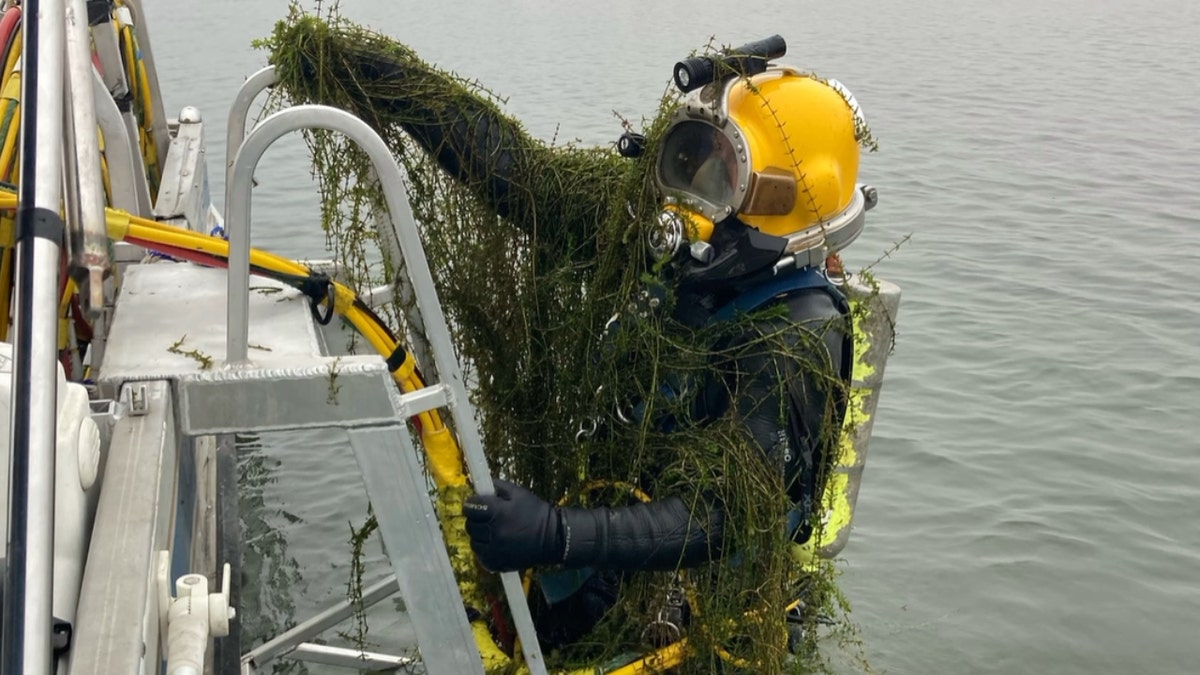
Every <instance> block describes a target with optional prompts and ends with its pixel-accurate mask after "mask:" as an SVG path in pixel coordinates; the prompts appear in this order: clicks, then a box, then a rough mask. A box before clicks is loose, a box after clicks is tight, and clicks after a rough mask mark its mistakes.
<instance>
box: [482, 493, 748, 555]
mask: <svg viewBox="0 0 1200 675" xmlns="http://www.w3.org/2000/svg"><path fill="white" fill-rule="evenodd" d="M463 515H464V516H465V517H466V521H467V523H466V528H467V534H468V535H469V536H470V537H471V547H472V549H474V551H475V554H476V555H477V556H478V557H479V560H480V562H482V563H483V565H484V567H486V568H488V569H490V570H493V571H509V570H519V569H524V568H526V567H532V566H535V565H554V564H561V565H563V566H565V567H588V566H591V567H596V568H601V569H615V570H672V569H677V568H685V567H695V566H696V565H699V564H701V563H703V562H706V561H709V560H715V559H716V558H718V557H719V556H720V553H721V542H722V538H723V536H724V525H725V517H724V513H723V512H722V511H721V510H719V509H712V508H707V507H704V506H701V507H700V508H698V509H696V510H695V512H693V510H692V509H689V508H688V506H687V504H685V503H684V501H683V500H682V499H680V498H678V497H670V498H668V499H664V500H662V501H657V502H646V503H638V504H632V505H630V506H620V507H616V508H607V507H600V508H590V509H584V508H571V507H565V508H564V507H554V506H551V505H550V504H549V503H547V502H546V501H545V500H543V499H541V498H540V497H538V496H537V495H535V494H534V493H532V492H530V491H529V490H527V489H525V488H524V487H521V486H520V485H516V484H515V483H510V482H508V481H504V480H497V481H496V493H495V494H494V495H487V496H480V495H474V496H471V497H468V498H467V500H466V502H465V503H464V504H463Z"/></svg>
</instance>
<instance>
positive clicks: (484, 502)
mask: <svg viewBox="0 0 1200 675" xmlns="http://www.w3.org/2000/svg"><path fill="white" fill-rule="evenodd" d="M463 516H465V517H466V519H467V535H468V536H470V537H471V548H472V549H473V550H474V551H475V555H476V556H478V557H479V562H481V563H483V566H484V567H486V568H487V569H489V570H491V571H493V572H509V571H512V570H520V569H525V568H526V567H533V566H534V565H548V564H552V563H559V562H562V559H563V535H562V521H561V519H560V517H559V511H558V509H557V508H555V507H553V506H551V505H550V504H548V503H547V502H546V501H545V500H544V499H542V498H541V497H538V496H537V495H535V494H534V493H532V492H530V491H529V490H527V489H525V488H523V487H521V486H520V485H517V484H516V483H510V482H508V481H506V480H501V479H496V493H495V494H493V495H486V496H483V495H471V496H470V497H467V499H466V501H464V502H463Z"/></svg>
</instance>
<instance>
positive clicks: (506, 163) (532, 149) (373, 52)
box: [276, 21, 623, 254]
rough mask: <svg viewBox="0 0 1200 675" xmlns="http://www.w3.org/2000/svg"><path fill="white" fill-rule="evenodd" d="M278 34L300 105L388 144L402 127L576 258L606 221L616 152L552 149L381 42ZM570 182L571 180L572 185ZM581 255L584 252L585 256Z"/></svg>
mask: <svg viewBox="0 0 1200 675" xmlns="http://www.w3.org/2000/svg"><path fill="white" fill-rule="evenodd" d="M277 30H284V31H286V32H285V34H283V35H280V36H277V42H278V43H280V44H286V45H293V46H294V47H293V49H294V50H296V51H295V53H293V52H291V51H289V52H287V57H286V58H284V57H282V56H281V57H280V58H278V59H277V61H278V63H276V67H277V69H278V70H279V75H280V78H281V80H282V81H284V82H286V83H287V87H288V93H289V96H290V97H291V98H292V99H293V101H294V102H295V103H320V104H325V105H333V106H337V107H340V108H344V109H346V110H348V111H349V112H351V113H353V114H354V115H356V116H358V117H360V118H362V119H363V120H364V121H366V122H367V123H368V124H370V125H372V126H373V127H374V128H375V129H376V130H377V131H379V132H380V134H381V135H383V137H384V138H385V140H389V141H390V140H392V139H393V138H394V136H395V134H396V132H397V131H399V129H398V128H397V127H399V128H400V129H403V130H404V132H405V133H406V134H408V135H409V136H411V137H412V138H413V139H415V140H416V142H417V144H419V145H420V146H421V147H422V148H423V149H424V150H425V151H426V152H427V153H429V155H430V156H432V157H433V158H435V159H436V161H437V163H438V164H439V165H440V166H441V167H442V168H443V169H444V170H445V171H446V172H447V173H448V174H449V175H451V176H453V177H455V178H456V179H457V180H459V181H461V182H462V183H464V184H465V185H467V186H468V187H469V188H471V189H472V191H474V192H475V194H477V195H478V196H479V197H481V198H482V199H483V200H484V201H485V203H487V204H488V205H489V206H490V207H491V208H492V210H493V211H495V212H496V213H497V214H499V215H501V216H503V217H505V218H507V219H508V220H509V221H510V222H511V223H512V224H514V225H515V226H517V227H518V228H520V229H521V230H523V231H524V232H526V233H529V234H535V233H536V234H537V235H538V237H539V240H540V241H541V242H542V243H548V244H550V245H551V247H552V248H556V249H559V250H562V249H564V248H566V249H567V251H568V252H570V251H572V250H574V249H576V248H577V247H579V246H580V245H581V244H582V243H583V242H586V241H590V238H591V237H592V235H593V233H594V231H595V229H596V227H597V225H598V224H599V223H601V222H603V221H604V219H605V218H606V217H607V210H608V208H609V204H608V202H609V196H610V195H611V193H612V187H613V186H614V185H615V184H616V183H615V182H614V181H617V180H619V178H620V175H621V173H620V171H621V167H622V166H623V164H622V163H621V162H619V161H614V158H615V157H616V155H615V153H614V152H612V151H611V149H608V148H573V147H551V146H549V145H547V144H545V143H543V142H541V141H539V140H538V139H535V138H533V137H531V136H530V135H529V134H528V133H527V132H526V131H525V130H524V128H523V127H522V126H521V124H520V123H519V122H518V121H516V120H514V119H512V118H510V117H508V116H506V115H504V114H503V113H502V112H501V110H500V108H499V107H498V106H497V105H496V104H495V103H494V102H493V101H491V100H490V99H488V98H487V97H485V96H483V95H481V94H480V93H479V92H478V91H477V90H476V89H475V88H473V87H471V86H469V85H468V84H466V83H464V81H463V80H461V79H460V78H458V77H456V76H454V75H452V74H450V73H447V72H444V71H442V70H439V69H437V68H435V67H434V66H431V65H429V64H427V63H425V62H424V61H422V60H421V59H419V58H418V57H417V55H416V54H415V52H413V51H412V50H411V49H409V48H408V47H405V46H404V45H402V44H400V43H398V42H395V41H394V40H390V39H388V38H385V37H383V36H380V35H374V34H364V33H363V32H361V31H354V30H342V29H340V28H339V27H336V26H335V27H330V26H326V25H324V24H323V23H322V22H319V21H299V22H296V23H295V24H293V25H291V26H290V27H285V28H281V29H277ZM568 179H569V180H568ZM581 254H582V252H581Z"/></svg>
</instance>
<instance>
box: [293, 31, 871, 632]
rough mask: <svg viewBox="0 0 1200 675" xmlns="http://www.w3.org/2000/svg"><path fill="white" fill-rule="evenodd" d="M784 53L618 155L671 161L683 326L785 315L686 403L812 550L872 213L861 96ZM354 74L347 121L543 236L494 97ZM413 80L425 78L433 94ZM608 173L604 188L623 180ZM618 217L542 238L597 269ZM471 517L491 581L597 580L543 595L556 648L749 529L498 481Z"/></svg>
mask: <svg viewBox="0 0 1200 675" xmlns="http://www.w3.org/2000/svg"><path fill="white" fill-rule="evenodd" d="M403 49H406V48H403ZM783 52H784V45H783V40H782V38H780V37H778V36H775V37H773V38H768V39H767V40H764V41H762V42H759V43H752V44H750V45H745V46H743V47H740V48H737V49H733V50H728V51H727V52H725V53H724V54H722V55H719V56H715V57H693V58H692V59H688V60H686V61H683V62H680V63H679V64H677V65H676V71H675V83H676V85H677V86H678V87H679V89H680V90H681V91H682V92H683V99H682V100H681V101H680V102H679V104H678V105H677V106H676V108H675V109H674V112H673V113H672V118H671V120H670V122H669V123H668V125H667V126H666V128H665V131H664V132H663V136H662V138H661V140H659V141H658V142H657V143H655V144H646V143H645V139H642V138H640V137H637V136H636V135H632V134H626V136H625V137H623V138H622V141H621V142H620V143H618V151H619V152H620V154H621V155H624V156H627V157H636V156H639V155H640V153H641V152H642V151H643V148H644V147H654V148H656V149H657V154H656V156H655V157H654V158H653V159H654V181H655V183H656V185H657V188H658V191H659V193H660V194H661V198H662V213H661V217H660V218H659V221H658V222H659V225H660V227H661V229H660V231H658V232H657V238H656V242H657V244H656V245H657V252H658V253H660V254H661V255H663V256H670V257H671V259H672V260H674V261H676V263H677V264H675V265H673V266H672V268H671V269H672V270H673V272H672V274H671V277H670V279H669V282H670V283H671V284H673V290H674V292H675V294H676V298H677V301H676V302H675V303H673V309H672V316H671V318H672V320H674V321H676V322H678V323H679V324H681V325H684V326H694V327H703V326H707V325H711V324H713V323H715V322H720V321H725V320H728V319H730V318H731V317H733V316H734V315H742V314H744V313H748V312H758V311H759V310H774V311H764V312H763V314H762V318H760V319H755V320H754V321H753V322H751V323H749V324H748V325H745V326H744V328H743V329H742V334H741V335H734V336H732V337H730V338H729V339H728V340H727V341H726V342H725V343H724V344H722V345H719V346H718V345H714V353H716V352H717V351H719V352H721V353H722V354H724V355H725V356H723V357H721V358H719V359H716V358H715V359H714V361H713V367H712V368H711V370H710V371H709V372H708V373H706V376H705V377H704V378H702V381H699V382H691V383H689V386H687V387H686V389H687V391H688V392H689V397H690V399H689V401H688V402H687V407H688V408H689V411H690V412H689V415H687V417H688V418H689V420H690V423H693V424H700V425H703V424H704V423H705V421H706V420H714V419H719V418H728V417H730V416H732V417H733V418H734V419H736V420H738V421H739V422H740V424H741V428H742V429H743V430H744V434H745V436H746V438H747V440H748V442H749V444H750V445H751V446H753V447H756V448H757V449H759V450H761V452H762V453H763V454H764V455H765V457H766V458H767V459H768V461H769V462H770V463H771V464H772V465H773V466H775V467H778V470H779V471H780V473H781V474H782V485H783V486H784V490H785V491H786V494H787V500H788V502H789V503H790V504H791V505H792V508H791V510H790V512H789V513H788V514H787V517H786V522H780V523H779V528H778V529H779V531H780V533H781V536H785V537H787V538H789V539H790V541H791V542H794V543H795V544H803V543H805V542H807V541H808V540H809V539H810V538H811V537H812V536H813V530H814V520H815V519H816V517H817V516H818V515H819V513H818V512H819V509H820V499H821V495H822V493H823V490H824V484H823V481H824V479H825V476H826V474H827V473H828V472H829V470H830V464H831V463H832V461H833V458H834V456H835V454H836V453H835V448H836V444H837V442H838V435H839V432H840V429H841V426H842V423H843V419H844V416H845V410H846V406H847V394H848V390H849V386H850V380H851V363H852V358H853V353H852V352H853V349H852V345H851V336H852V330H851V328H852V327H851V318H850V312H849V303H848V302H847V299H846V297H845V296H844V294H843V293H842V291H841V289H840V288H839V286H838V284H837V283H836V282H835V281H832V280H831V278H836V276H837V275H836V274H834V273H833V271H831V270H827V269H826V267H827V261H829V260H836V254H837V252H838V251H839V250H840V249H842V248H844V247H845V246H847V245H849V243H851V242H852V241H853V239H854V238H855V237H856V236H857V235H858V233H859V232H860V231H861V229H862V226H863V221H864V217H865V212H866V210H868V209H869V208H870V207H871V206H873V205H874V197H873V195H867V194H864V192H863V191H860V189H859V187H858V186H857V185H856V180H857V176H858V162H859V152H860V147H859V140H860V133H861V130H862V126H861V124H862V123H861V117H860V113H859V110H858V108H857V104H856V103H855V101H854V100H853V97H851V96H850V95H849V92H847V91H846V90H845V89H844V88H843V87H842V86H841V85H840V84H838V83H837V82H835V81H832V80H822V79H818V78H816V77H813V76H812V75H810V74H808V73H805V72H802V71H799V70H797V69H794V68H791V67H788V66H782V65H777V64H775V63H773V62H772V61H773V59H776V58H778V57H779V56H782V54H783ZM356 58H357V60H356V61H355V62H354V63H353V64H350V65H348V66H346V67H347V71H346V72H344V73H337V75H338V77H339V78H340V79H339V80H338V81H344V82H346V83H349V85H348V86H347V87H346V89H345V92H346V93H347V94H348V95H349V96H350V97H351V102H350V107H351V112H353V113H356V114H358V115H359V116H360V117H362V118H363V119H366V120H367V121H368V122H371V121H372V119H373V116H374V114H375V113H374V111H377V110H380V109H383V110H385V111H386V112H387V113H388V114H390V115H392V116H393V117H394V118H398V119H400V120H401V121H400V124H401V126H402V127H403V129H404V131H405V132H406V133H407V134H408V135H409V136H410V137H411V138H412V139H414V140H415V141H416V142H417V143H418V144H419V145H420V146H421V147H422V148H423V149H424V150H425V151H426V152H427V153H428V154H429V155H430V156H431V157H433V158H434V159H435V160H436V161H437V163H438V164H439V165H440V166H441V168H442V169H443V170H444V171H445V172H446V173H448V174H449V175H451V176H453V177H455V178H456V179H458V180H459V181H461V182H463V183H464V184H466V185H468V186H469V187H471V188H472V189H473V191H474V192H475V193H476V194H477V195H478V196H479V197H480V198H481V199H482V200H483V201H485V202H486V203H487V204H489V205H490V207H491V208H492V210H493V211H494V212H495V213H496V214H497V215H499V216H501V217H503V218H506V219H508V220H509V221H510V222H513V223H515V224H516V225H517V226H518V227H522V223H533V222H537V221H536V212H537V204H536V203H531V202H530V199H531V198H530V195H531V194H533V191H532V190H528V189H525V188H526V187H527V186H528V185H529V184H531V183H533V182H535V181H538V180H539V179H540V178H541V177H540V176H537V175H535V169H534V167H536V162H530V161H527V159H528V157H527V153H528V152H532V151H531V150H529V148H531V147H534V146H536V143H533V142H531V141H530V140H529V139H528V138H527V137H525V136H523V134H524V132H523V130H521V129H520V128H519V127H517V128H514V127H513V126H512V125H506V124H504V123H503V121H502V119H501V118H500V113H499V112H498V110H497V109H496V107H495V106H494V105H493V104H491V102H490V101H487V100H485V99H484V98H483V97H482V96H479V95H477V94H476V95H468V94H467V93H465V92H462V91H461V90H459V89H455V88H454V86H453V85H454V81H453V80H452V79H451V78H450V77H449V76H446V78H445V86H444V87H435V86H434V85H436V84H437V83H438V80H437V77H436V75H437V71H435V70H434V69H432V68H430V67H427V66H424V64H421V63H420V62H419V61H417V60H416V59H415V57H413V58H412V59H406V60H403V61H401V60H398V59H395V58H389V56H388V55H386V54H376V53H364V54H360V55H358V56H357V57H356ZM414 68H425V70H423V71H422V72H421V73H420V75H421V78H419V81H418V79H417V78H414V77H413V74H414V73H413V69H414ZM358 81H371V82H372V83H379V82H384V83H386V84H387V85H388V86H387V87H386V89H387V91H388V92H389V95H388V96H387V97H386V98H384V97H380V96H376V97H374V98H370V99H369V100H366V98H365V97H366V95H365V94H364V95H363V96H364V100H362V101H361V102H360V103H356V102H355V99H354V97H355V96H358V95H359V94H356V90H355V89H354V86H353V83H355V82H358ZM431 82H433V83H434V85H431V84H430V83H431ZM433 88H436V89H439V90H437V91H434V90H433ZM378 89H383V88H382V87H378ZM442 90H444V91H442ZM446 92H455V93H454V94H453V95H447V94H446ZM314 98H317V99H318V100H319V96H317V95H314ZM359 105H361V107H359ZM610 152H611V151H610ZM597 166H598V168H597V170H596V174H597V176H598V180H612V181H614V183H615V182H616V181H619V180H621V174H620V173H618V172H616V171H609V172H608V173H607V174H606V173H605V170H606V169H604V168H602V167H600V165H597ZM606 166H607V165H606ZM603 187H604V186H600V189H596V190H595V194H603V193H605V190H604V189H603ZM605 208H609V207H607V206H605V205H603V204H595V203H586V204H584V203H580V204H577V205H575V209H576V210H575V211H574V212H572V215H573V216H574V215H577V216H578V217H572V218H564V219H562V222H559V223H539V224H538V226H537V227H538V228H539V229H538V230H537V233H538V236H539V237H541V238H542V240H552V243H553V244H555V245H556V246H557V247H558V248H559V249H560V250H562V251H564V252H565V254H566V255H567V256H570V257H575V258H581V259H582V258H586V257H587V256H588V255H590V254H591V253H592V252H594V245H593V244H591V240H592V236H591V235H592V232H590V231H589V228H588V225H587V223H588V222H589V219H591V221H590V222H599V221H601V220H602V219H603V218H604V217H605V213H604V212H603V210H604V209H605ZM556 225H557V227H555V226H556ZM528 227H529V229H531V230H532V229H533V227H534V226H532V225H529V226H528ZM763 335H774V336H783V339H784V340H785V341H786V342H787V343H788V344H787V347H788V349H787V350H784V351H785V352H786V354H787V356H786V357H785V356H781V352H779V351H771V350H764V349H761V348H760V349H749V348H746V349H739V346H746V345H750V344H752V343H754V341H755V339H756V338H758V337H761V336H763ZM718 347H719V349H718ZM672 422H678V420H675V421H672ZM656 423H657V422H656ZM463 515H464V517H465V519H466V529H467V533H468V534H469V536H470V544H471V547H472V549H473V550H474V552H475V554H476V556H477V557H478V560H479V561H480V563H481V564H482V565H483V566H484V567H486V568H487V569H489V570H492V571H511V570H522V569H526V568H531V567H541V566H555V567H558V568H565V569H567V570H587V571H588V572H589V573H588V574H585V575H582V580H581V581H577V582H576V583H574V584H573V585H571V586H570V587H569V588H568V589H567V590H566V591H565V592H561V593H558V594H557V595H558V597H555V598H553V602H552V601H551V599H550V598H549V596H547V599H546V600H544V604H546V605H549V606H545V607H541V608H540V611H539V612H537V613H536V614H540V616H541V620H539V621H538V623H539V636H540V637H541V638H542V639H543V641H549V642H551V643H560V644H561V643H566V642H570V641H571V640H572V639H575V638H577V637H579V636H580V635H582V634H584V633H586V632H587V631H588V630H589V629H590V627H591V625H592V624H594V623H595V622H596V621H597V620H598V619H599V618H600V616H601V615H602V614H603V613H604V612H605V611H606V610H607V609H608V608H609V607H610V606H611V605H612V604H613V602H614V600H615V597H616V596H615V592H616V591H615V585H616V584H617V583H619V580H620V576H621V574H623V573H625V572H630V571H638V570H679V569H686V568H692V567H696V566H699V565H702V564H704V563H707V562H710V561H715V560H719V559H721V558H722V556H728V555H730V554H731V552H730V551H729V550H727V547H726V546H725V541H726V529H727V528H731V527H736V524H735V523H730V522H729V521H728V519H727V517H726V512H725V510H724V509H723V507H722V504H721V503H720V502H719V500H712V501H709V502H707V503H703V504H699V505H697V504H696V503H695V502H690V503H689V502H685V501H684V499H682V498H681V497H679V496H671V495H655V499H654V500H652V501H647V502H639V503H633V504H629V505H625V506H615V507H593V508H585V507H573V506H556V505H554V504H552V503H551V502H550V501H547V499H545V498H544V496H542V495H538V494H535V493H534V492H533V491H531V490H529V489H527V488H525V487H523V486H521V485H518V484H515V483H512V482H509V481H505V480H502V479H498V480H497V481H496V492H495V494H493V495H487V496H482V495H474V496H471V497H469V498H468V499H467V500H466V501H465V503H464V505H463ZM539 597H540V594H539ZM547 626H549V627H550V628H551V629H550V630H544V627H547Z"/></svg>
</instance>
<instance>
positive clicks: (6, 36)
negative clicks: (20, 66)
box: [0, 7, 21, 58]
mask: <svg viewBox="0 0 1200 675" xmlns="http://www.w3.org/2000/svg"><path fill="white" fill-rule="evenodd" d="M20 22H21V8H20V7H9V8H8V10H7V11H5V12H4V18H2V19H0V47H3V46H4V45H7V44H8V41H9V40H10V39H11V38H12V35H13V32H14V31H15V30H16V29H17V24H18V23H20ZM7 57H8V55H7V54H0V58H7Z"/></svg>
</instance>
